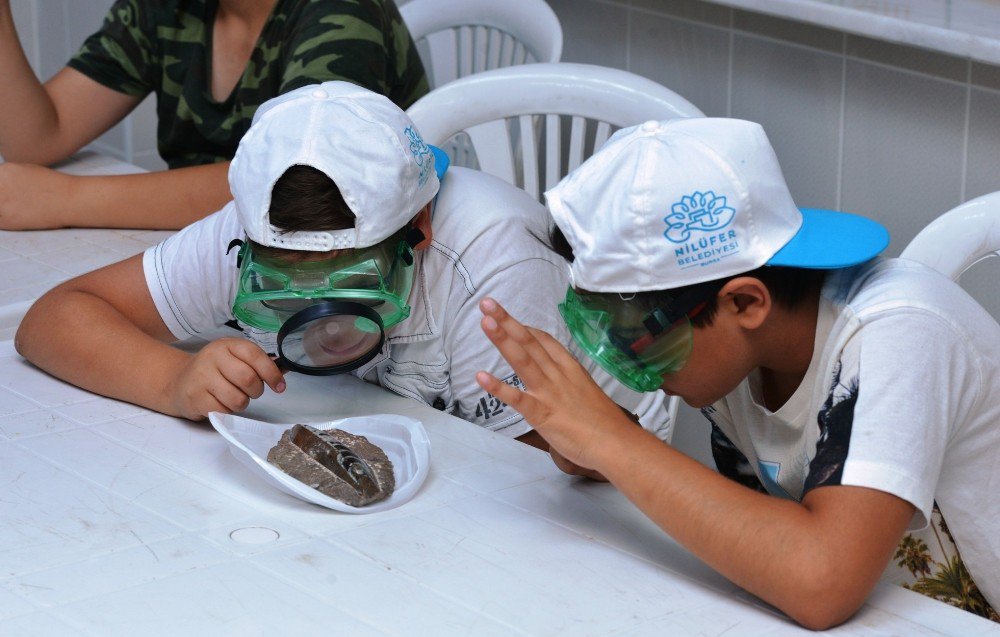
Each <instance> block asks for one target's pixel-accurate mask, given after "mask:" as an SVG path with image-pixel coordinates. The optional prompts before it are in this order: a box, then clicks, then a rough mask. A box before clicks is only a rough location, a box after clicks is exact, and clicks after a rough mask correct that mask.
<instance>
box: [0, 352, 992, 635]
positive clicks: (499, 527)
mask: <svg viewBox="0 0 1000 637" xmlns="http://www.w3.org/2000/svg"><path fill="white" fill-rule="evenodd" d="M288 380H289V383H288V390H287V391H286V393H285V394H283V395H281V396H277V395H274V394H268V395H266V396H265V397H264V398H262V399H261V400H259V401H255V402H254V403H253V404H252V405H251V409H250V410H249V412H248V414H247V415H250V416H253V417H257V418H263V419H268V420H271V421H274V422H301V421H321V420H329V419H332V418H334V417H342V416H349V415H360V414H370V413H389V412H391V413H397V414H402V415H406V416H410V417H414V418H417V419H420V420H421V421H423V422H424V424H425V426H426V428H427V430H428V434H429V437H430V440H431V471H430V475H429V477H428V479H427V482H426V483H425V484H424V486H423V488H422V489H421V491H420V492H419V493H418V494H417V495H416V496H415V497H414V499H413V500H411V501H410V502H408V503H406V504H404V505H403V506H401V507H399V508H396V509H393V510H391V511H386V512H383V513H377V514H369V515H350V514H342V513H336V512H332V511H329V510H326V509H322V508H319V507H316V506H313V505H308V504H306V503H303V502H301V501H299V500H297V499H295V498H292V497H291V496H287V495H285V494H283V493H281V492H279V491H277V490H276V489H274V488H272V487H270V486H269V485H268V484H266V483H265V482H264V481H263V480H261V479H260V478H259V477H257V476H256V475H253V474H251V473H250V472H249V471H248V470H247V469H245V468H244V467H243V465H241V464H239V462H238V461H237V460H236V459H235V458H233V457H232V456H231V455H230V454H229V452H228V451H227V446H226V444H225V442H224V441H223V439H222V437H221V436H219V435H218V434H216V433H215V432H214V430H212V429H211V427H209V426H208V425H198V424H192V423H189V422H186V421H182V420H179V419H176V418H171V417H167V416H162V415H159V414H155V413H152V412H149V411H147V410H144V409H141V408H138V407H135V406H132V405H128V404H123V403H119V402H116V401H112V400H108V399H105V398H100V397H97V396H94V395H92V394H89V393H87V392H84V391H81V390H79V389H77V388H74V387H71V386H68V385H66V384H64V383H61V382H59V381H57V380H55V379H53V378H51V377H49V376H47V375H45V374H43V373H42V372H39V371H38V370H36V369H34V368H33V367H31V366H30V365H28V364H27V363H25V362H24V361H23V360H22V359H20V358H19V357H18V356H17V355H16V354H15V353H14V351H13V347H12V346H11V343H10V342H4V343H0V485H3V486H2V490H0V635H19V636H20V635H73V634H84V635H100V636H102V637H103V636H108V635H143V636H149V635H213V636H214V635H331V634H336V635H345V634H354V635H373V634H402V635H431V634H433V635H512V634H524V635H608V634H615V635H660V634H669V635H684V634H699V635H721V634H727V635H740V636H749V635H792V634H803V635H804V634H811V633H807V631H804V630H801V629H799V628H798V627H796V626H795V625H793V624H792V623H790V622H789V621H788V620H787V619H785V618H783V617H782V616H780V615H779V614H777V613H775V612H774V611H772V610H770V609H769V608H767V607H766V606H765V605H763V604H762V603H760V602H759V601H757V600H756V599H755V598H753V597H752V596H750V595H748V594H746V593H744V592H742V591H740V590H738V589H737V588H736V587H735V586H733V585H732V584H731V583H729V582H727V581H726V580H724V579H723V578H722V577H720V576H719V575H717V574H715V573H714V572H712V571H711V570H710V569H708V568H707V567H706V566H704V565H703V564H701V563H700V562H699V561H698V560H697V559H695V558H694V557H693V556H692V555H690V554H689V553H688V552H687V551H685V550H684V549H682V548H680V547H679V546H678V545H676V544H675V543H674V542H673V541H671V540H670V539H669V538H668V537H666V536H665V535H664V534H662V533H661V532H660V531H659V530H658V529H657V528H656V527H655V526H654V525H652V524H651V523H650V522H649V521H648V520H646V519H645V518H644V517H643V516H642V515H641V514H640V513H639V512H638V511H637V510H636V509H634V508H633V507H632V505H631V504H629V503H628V502H627V501H626V500H625V498H623V497H622V496H621V494H619V493H618V492H617V491H616V490H615V489H614V488H613V487H612V486H610V485H607V484H597V483H592V482H587V481H583V480H579V479H574V478H570V477H569V476H565V475H563V474H561V473H560V472H559V471H558V470H557V469H556V468H555V467H554V466H553V465H552V464H551V462H550V460H549V459H548V456H547V455H545V454H543V453H541V452H539V451H537V450H535V449H532V448H530V447H528V446H526V445H522V444H521V443H518V442H516V441H513V440H509V439H507V438H503V437H501V436H496V435H493V434H491V433H489V432H486V431H484V430H482V429H480V428H478V427H475V426H473V425H470V424H469V423H466V422H464V421H461V420H458V419H456V418H453V417H451V416H449V415H447V414H443V413H441V412H438V411H435V410H433V409H431V408H429V407H427V406H425V405H422V404H420V403H418V402H416V401H413V400H409V399H405V398H401V397H398V396H395V395H392V394H390V393H387V392H385V391H383V390H381V389H379V388H377V387H374V386H370V385H366V384H364V383H361V382H360V381H358V380H357V379H354V378H353V377H335V378H326V379H322V378H310V377H305V376H301V375H290V376H289V379H288ZM997 633H1000V626H997V625H996V624H992V623H990V622H987V621H985V620H981V619H979V618H976V617H974V616H972V615H969V614H967V613H963V612H961V611H958V610H956V609H953V608H951V607H948V606H945V605H943V604H940V603H937V602H934V601H932V600H930V599H927V598H924V597H922V596H920V595H917V594H915V593H911V592H909V591H906V590H903V589H901V588H897V587H894V586H889V585H880V586H879V587H878V588H877V590H876V591H875V593H874V594H873V596H872V597H871V599H870V600H869V601H868V603H867V604H866V605H865V606H864V608H863V609H862V610H861V612H860V613H859V614H858V615H857V616H856V617H855V618H854V619H852V620H851V621H850V622H849V623H848V624H846V625H844V626H842V627H840V628H838V629H836V630H834V631H833V634H850V635H940V634H956V635H965V636H972V635H986V634H997Z"/></svg>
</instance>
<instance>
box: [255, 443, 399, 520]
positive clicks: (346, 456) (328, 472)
mask: <svg viewBox="0 0 1000 637" xmlns="http://www.w3.org/2000/svg"><path fill="white" fill-rule="evenodd" d="M267 461H268V462H270V463H271V464H273V465H275V466H276V467H278V468H280V469H281V470H282V471H284V472H285V473H287V474H288V475H290V476H292V477H293V478H295V479H296V480H298V481H299V482H302V483H304V484H306V485H308V486H310V487H312V488H313V489H316V490H317V491H319V492H320V493H324V494H326V495H328V496H330V497H331V498H334V499H337V500H340V501H341V502H344V503H345V504H349V505H351V506H364V505H366V504H371V503H372V502H378V501H379V500H384V499H385V498H388V497H389V496H390V495H392V491H393V489H395V488H396V480H395V478H394V477H393V475H392V461H390V460H389V458H388V457H387V456H386V455H385V452H384V451H382V450H381V449H380V448H379V447H377V446H376V445H373V444H372V443H370V442H368V439H367V438H365V437H364V436H356V435H354V434H351V433H348V432H346V431H343V430H341V429H316V428H315V427H310V426H309V425H295V426H294V427H292V428H291V429H289V430H288V431H286V432H285V433H284V434H282V436H281V440H279V441H278V444H276V445H275V446H274V447H272V448H271V450H270V451H269V452H268V454H267Z"/></svg>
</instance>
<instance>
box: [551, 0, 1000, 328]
mask: <svg viewBox="0 0 1000 637" xmlns="http://www.w3.org/2000/svg"><path fill="white" fill-rule="evenodd" d="M549 4H550V5H551V6H552V7H553V9H555V11H556V13H557V14H558V16H559V19H560V21H561V23H562V26H563V31H564V36H565V47H564V52H563V60H564V61H566V62H587V63H592V64H602V65H605V66H613V67H617V68H623V69H627V70H630V71H632V72H635V73H638V74H640V75H644V76H647V77H649V78H651V79H653V80H656V81H658V82H660V83H662V84H665V85H666V86H668V87H670V88H671V89H673V90H675V91H677V92H678V93H680V94H681V95H684V96H685V97H687V98H688V99H689V100H691V101H692V102H694V103H695V104H696V105H697V106H699V107H700V108H701V109H702V110H703V111H705V113H706V114H708V115H710V116H728V117H740V118H745V119H750V120H755V121H758V122H760V123H761V124H763V125H764V127H765V129H766V130H767V132H768V134H769V136H770V138H771V141H772V143H773V144H774V146H775V148H776V150H777V153H778V157H779V159H780V161H781V165H782V168H783V170H784V172H785V177H786V179H787V181H788V183H789V185H790V187H791V190H792V194H793V195H794V196H795V199H796V202H797V203H799V205H804V206H813V207H829V208H837V209H843V210H849V211H855V212H859V213H864V214H868V215H871V216H873V217H875V218H877V219H878V220H880V221H882V222H883V223H884V224H885V225H886V226H887V227H888V228H889V231H890V232H891V233H892V237H893V239H892V243H891V245H890V247H889V254H891V255H898V254H899V252H900V251H902V249H903V248H904V247H905V246H906V244H907V243H908V242H909V241H910V239H912V238H913V237H914V236H915V235H916V234H917V232H919V231H920V229H921V228H923V227H924V226H925V225H926V224H927V223H928V222H930V221H931V220H932V219H934V218H935V217H937V216H938V215H940V214H941V213H943V212H944V211H946V210H949V209H951V208H953V207H954V206H957V205H958V204H960V203H962V202H964V201H967V200H969V199H971V198H973V197H976V196H979V195H982V194H985V193H988V192H994V191H998V190H1000V68H998V67H992V66H988V65H985V64H979V63H971V62H970V61H968V60H965V59H960V58H955V57H951V56H946V55H941V54H937V53H933V52H930V51H926V50H923V49H916V48H910V47H904V46H898V45H892V44H887V43H883V42H878V41H874V40H870V39H867V38H863V37H857V36H853V35H847V34H844V33H842V32H838V31H832V30H828V29H823V28H820V27H815V26H810V25H806V24H802V23H796V22H791V21H787V20H782V19H778V18H774V17H770V16H765V15H761V14H755V13H749V12H745V11H741V10H736V9H730V8H728V7H725V6H722V5H715V4H711V3H709V2H700V1H697V0H549ZM992 261H993V263H990V262H987V263H986V264H984V265H983V266H980V267H978V268H977V269H974V270H973V271H970V272H969V273H968V274H967V275H966V277H964V279H963V284H965V285H966V287H967V288H969V289H970V291H972V292H973V294H974V295H975V296H976V297H977V298H978V299H979V300H980V301H981V302H982V303H983V304H984V305H986V306H987V307H988V308H989V309H990V310H991V311H992V312H993V314H994V316H997V317H1000V294H997V292H996V290H997V288H996V281H997V280H998V279H1000V259H994V260H992Z"/></svg>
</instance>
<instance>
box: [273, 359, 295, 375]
mask: <svg viewBox="0 0 1000 637" xmlns="http://www.w3.org/2000/svg"><path fill="white" fill-rule="evenodd" d="M270 358H271V361H273V362H274V364H275V365H277V366H278V371H280V372H281V373H282V374H284V373H285V372H290V371H292V368H291V366H290V365H289V364H288V360H287V359H285V358H283V357H281V356H278V355H276V354H271V355H270Z"/></svg>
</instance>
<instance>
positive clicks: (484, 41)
mask: <svg viewBox="0 0 1000 637" xmlns="http://www.w3.org/2000/svg"><path fill="white" fill-rule="evenodd" d="M400 13H401V14H402V16H403V20H404V22H406V26H407V28H408V29H409V30H410V33H411V35H412V36H413V39H414V41H415V42H416V43H417V49H418V51H420V53H421V57H422V59H423V62H424V67H425V68H426V69H427V73H428V76H429V78H430V80H431V86H432V87H437V86H442V85H443V84H445V83H447V82H450V81H452V80H455V79H457V78H460V77H465V76H467V75H470V74H472V73H478V72H481V71H485V70H489V69H494V68H502V67H504V66H511V65H513V64H524V63H527V62H533V61H542V62H558V61H559V57H560V55H561V54H562V27H561V26H560V25H559V19H558V18H557V17H556V14H555V13H554V12H553V11H552V9H551V8H550V7H549V6H548V4H547V3H546V2H545V0H511V1H507V2H497V1H496V0H411V2H408V3H406V4H404V5H403V6H401V7H400ZM445 31H453V32H454V33H453V36H454V37H453V38H452V39H451V42H450V44H451V46H450V47H448V46H445V45H444V43H443V42H444V39H442V38H435V36H437V35H440V33H441V32H445ZM494 32H495V33H496V34H497V35H496V36H494ZM494 37H497V38H498V39H499V42H497V48H496V50H495V51H494V50H493V48H492V46H493V38H494ZM435 39H437V40H438V43H437V44H436V45H434V46H426V45H425V42H427V43H428V44H430V42H431V41H432V40H435ZM515 43H517V44H518V46H517V47H515V46H514V44H515Z"/></svg>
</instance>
